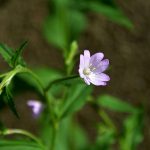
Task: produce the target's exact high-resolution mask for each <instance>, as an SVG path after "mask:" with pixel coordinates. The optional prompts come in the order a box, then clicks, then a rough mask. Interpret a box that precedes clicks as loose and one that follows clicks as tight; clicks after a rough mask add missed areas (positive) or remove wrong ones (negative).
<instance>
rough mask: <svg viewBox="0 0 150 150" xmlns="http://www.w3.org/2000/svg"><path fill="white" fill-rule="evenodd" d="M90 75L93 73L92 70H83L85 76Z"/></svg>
mask: <svg viewBox="0 0 150 150" xmlns="http://www.w3.org/2000/svg"><path fill="white" fill-rule="evenodd" d="M90 73H91V70H90V68H85V69H84V70H83V74H84V75H89V74H90Z"/></svg>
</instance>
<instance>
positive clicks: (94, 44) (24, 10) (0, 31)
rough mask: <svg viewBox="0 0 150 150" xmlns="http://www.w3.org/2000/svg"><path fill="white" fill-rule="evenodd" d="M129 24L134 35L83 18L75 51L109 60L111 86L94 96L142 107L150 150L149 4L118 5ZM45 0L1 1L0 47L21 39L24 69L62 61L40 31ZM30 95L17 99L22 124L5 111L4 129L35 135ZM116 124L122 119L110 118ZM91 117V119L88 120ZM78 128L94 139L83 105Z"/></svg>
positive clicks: (145, 147) (102, 20) (106, 22)
mask: <svg viewBox="0 0 150 150" xmlns="http://www.w3.org/2000/svg"><path fill="white" fill-rule="evenodd" d="M117 3H118V5H119V6H120V7H121V8H122V10H123V11H124V12H125V14H126V15H127V16H128V17H129V19H130V20H131V21H132V22H133V23H134V26H135V28H134V30H133V31H129V30H128V29H126V28H124V27H121V26H119V25H117V24H115V23H112V22H111V21H109V20H107V19H106V18H105V17H104V16H102V15H97V14H95V13H89V14H87V16H88V20H89V24H88V28H87V29H86V31H85V32H84V33H83V34H82V36H81V37H80V39H79V48H80V50H83V49H89V50H92V51H93V53H94V52H97V51H102V52H104V53H105V57H106V58H109V59H110V64H111V67H110V69H109V71H108V72H109V73H108V74H109V75H110V77H111V81H110V83H109V85H108V86H107V87H103V88H101V87H96V90H95V95H96V94H101V93H109V94H111V95H114V96H117V97H120V98H122V99H123V100H125V101H128V102H130V103H131V104H134V105H135V106H136V105H140V104H143V105H144V108H145V112H146V115H145V128H144V129H145V131H144V134H145V136H144V141H143V143H142V146H141V150H148V147H150V128H149V124H150V116H149V114H150V101H149V97H150V70H149V66H150V49H149V47H150V28H149V27H150V19H149V18H150V15H149V11H150V1H141V0H134V1H130V0H126V1H121V0H118V1H117ZM47 13H48V8H47V1H46V0H26V1H21V0H20V1H18V0H0V42H1V43H6V44H7V45H9V46H10V47H14V48H17V47H18V45H19V44H20V43H22V42H23V41H24V40H28V41H29V43H28V46H27V48H26V50H25V51H24V58H25V60H26V62H28V65H29V66H38V65H39V66H47V67H49V66H51V67H53V68H58V69H62V67H63V60H62V57H61V54H60V53H59V51H58V50H57V49H55V48H54V47H53V46H51V45H50V44H49V43H48V42H46V40H45V38H44V36H43V33H42V26H43V20H44V18H45V17H46V16H47ZM0 68H1V69H0V72H3V71H4V70H6V69H7V64H6V63H5V62H4V61H3V59H2V57H0ZM36 98H37V96H36V95H35V94H34V93H30V92H26V93H24V95H20V96H17V97H16V101H17V109H18V111H19V112H20V114H21V120H17V119H16V118H15V117H14V116H13V115H12V114H11V112H10V111H9V110H8V109H5V110H3V111H2V112H1V113H0V117H1V118H2V120H4V122H5V123H6V124H7V125H8V126H9V127H15V128H25V129H28V130H31V131H32V132H36V128H35V127H36V122H35V120H33V119H32V117H31V112H29V109H28V108H27V106H26V101H27V100H28V99H36ZM111 115H112V117H113V118H114V120H116V123H117V122H118V124H119V122H121V116H118V115H116V114H115V113H113V114H111ZM93 116H95V117H93ZM79 118H81V120H82V121H81V123H82V124H83V126H85V128H87V129H88V131H89V135H90V136H91V137H93V136H94V128H93V124H94V122H95V121H96V120H97V117H96V113H95V112H94V111H93V110H92V109H91V108H89V107H88V106H86V107H85V108H84V110H83V111H82V112H80V114H79Z"/></svg>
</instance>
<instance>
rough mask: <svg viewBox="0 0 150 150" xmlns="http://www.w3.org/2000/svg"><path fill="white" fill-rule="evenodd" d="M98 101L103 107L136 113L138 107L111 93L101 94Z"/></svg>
mask: <svg viewBox="0 0 150 150" xmlns="http://www.w3.org/2000/svg"><path fill="white" fill-rule="evenodd" d="M97 103H98V104H99V105H100V106H102V107H105V108H108V109H111V110H114V111H118V112H127V113H134V112H136V111H137V109H136V108H134V107H133V106H131V105H130V104H128V103H126V102H124V101H122V100H120V99H118V98H116V97H113V96H110V95H103V96H100V97H99V98H98V100H97Z"/></svg>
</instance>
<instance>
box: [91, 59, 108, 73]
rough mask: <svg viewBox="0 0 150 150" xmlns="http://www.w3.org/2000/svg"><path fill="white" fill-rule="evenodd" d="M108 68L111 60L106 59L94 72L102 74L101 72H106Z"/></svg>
mask: <svg viewBox="0 0 150 150" xmlns="http://www.w3.org/2000/svg"><path fill="white" fill-rule="evenodd" d="M108 66H109V60H108V59H104V60H102V61H101V62H100V63H99V64H98V65H97V68H96V69H95V70H94V71H93V72H94V73H101V72H103V71H105V70H106V69H107V68H108Z"/></svg>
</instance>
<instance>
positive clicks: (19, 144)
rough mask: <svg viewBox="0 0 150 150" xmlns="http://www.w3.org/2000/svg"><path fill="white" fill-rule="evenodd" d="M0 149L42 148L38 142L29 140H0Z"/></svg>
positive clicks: (28, 149)
mask: <svg viewBox="0 0 150 150" xmlns="http://www.w3.org/2000/svg"><path fill="white" fill-rule="evenodd" d="M0 149H1V150H44V149H42V148H41V147H40V146H39V145H38V144H36V143H34V142H29V141H12V140H11V141H8V140H7V141H6V140H0Z"/></svg>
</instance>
